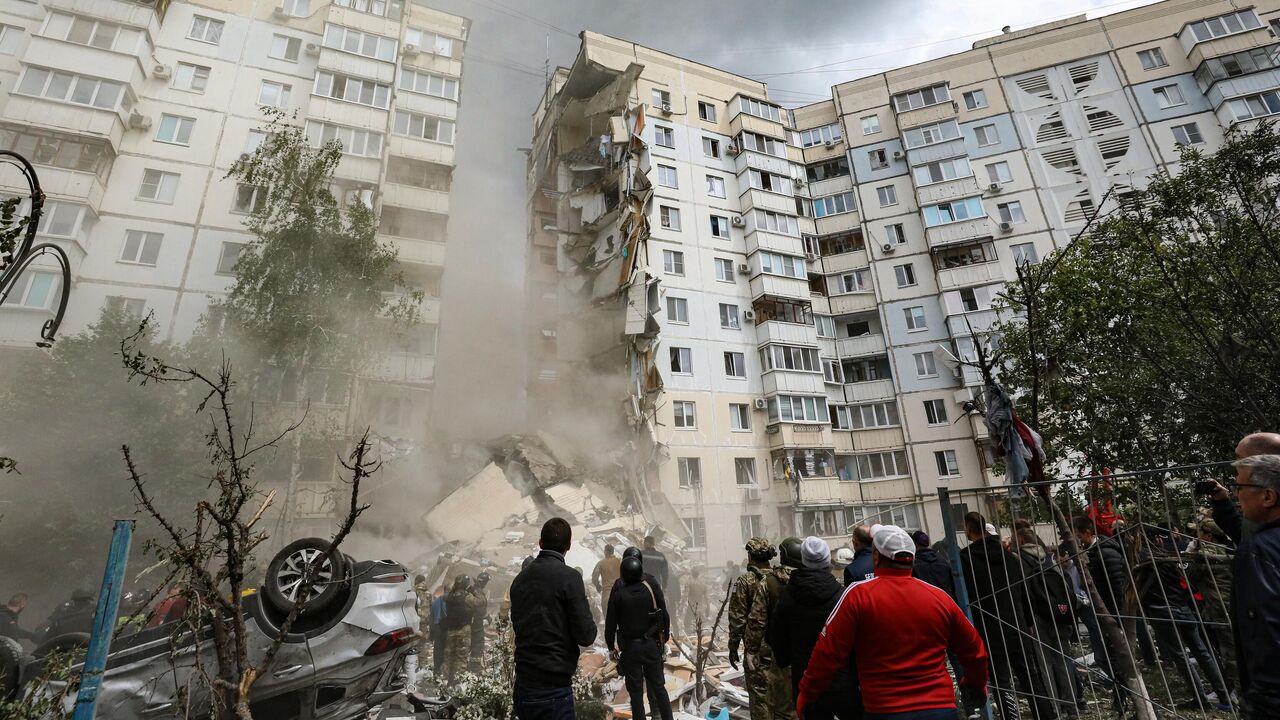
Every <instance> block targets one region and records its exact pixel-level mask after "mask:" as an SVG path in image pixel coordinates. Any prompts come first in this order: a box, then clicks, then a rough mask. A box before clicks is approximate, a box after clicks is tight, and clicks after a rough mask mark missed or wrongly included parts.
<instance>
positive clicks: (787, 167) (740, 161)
mask: <svg viewBox="0 0 1280 720" xmlns="http://www.w3.org/2000/svg"><path fill="white" fill-rule="evenodd" d="M748 168H750V169H754V170H760V171H762V172H771V173H775V174H778V175H781V176H783V177H791V161H790V160H788V159H787V158H780V157H776V156H774V155H766V154H765V153H762V152H757V151H755V150H743V151H742V152H740V153H738V155H737V157H735V158H734V159H733V169H734V172H735V173H737V175H738V177H742V174H743V173H745V172H746V171H747V169H748ZM792 212H794V209H793V211H792Z"/></svg>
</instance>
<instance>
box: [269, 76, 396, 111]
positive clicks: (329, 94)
mask: <svg viewBox="0 0 1280 720" xmlns="http://www.w3.org/2000/svg"><path fill="white" fill-rule="evenodd" d="M339 81H341V84H342V94H341V95H335V94H334V93H336V92H337V90H338V84H339ZM266 82H267V81H266V80H264V81H263V84H266ZM366 87H368V88H369V89H370V92H369V102H363V101H362V100H361V99H360V96H361V95H363V94H364V90H365V88H366ZM353 89H354V93H353V92H352V90H353ZM311 94H312V95H316V96H319V97H324V98H329V99H330V100H336V101H338V102H345V103H351V104H353V105H361V106H363V107H373V108H378V109H380V110H386V109H388V108H389V107H391V86H390V85H387V84H386V83H380V82H377V81H376V80H369V79H367V78H360V77H354V76H352V75H345V74H343V73H334V72H329V71H327V70H321V71H319V72H317V73H316V79H315V83H314V84H313V85H312V86H311ZM351 95H354V96H355V97H354V99H353V98H352V97H350V96H351Z"/></svg>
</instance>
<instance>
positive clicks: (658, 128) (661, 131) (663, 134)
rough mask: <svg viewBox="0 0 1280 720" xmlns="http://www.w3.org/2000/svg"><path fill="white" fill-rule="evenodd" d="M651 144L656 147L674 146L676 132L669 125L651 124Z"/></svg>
mask: <svg viewBox="0 0 1280 720" xmlns="http://www.w3.org/2000/svg"><path fill="white" fill-rule="evenodd" d="M653 144H654V145H657V146H658V147H664V148H674V147H675V146H676V133H675V131H674V130H672V129H671V128H669V127H664V126H662V125H654V126H653Z"/></svg>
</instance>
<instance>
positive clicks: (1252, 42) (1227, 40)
mask: <svg viewBox="0 0 1280 720" xmlns="http://www.w3.org/2000/svg"><path fill="white" fill-rule="evenodd" d="M1178 39H1179V40H1180V41H1181V42H1182V48H1183V49H1184V50H1186V51H1187V62H1188V63H1190V64H1191V67H1193V68H1197V67H1200V63H1202V62H1204V61H1205V60H1207V59H1209V58H1215V57H1222V56H1223V55H1230V54H1231V53H1237V52H1240V51H1241V50H1249V49H1251V48H1256V47H1262V46H1263V45H1269V44H1271V43H1273V42H1275V39H1274V38H1273V37H1272V36H1271V31H1270V30H1269V29H1268V28H1267V26H1266V24H1265V21H1264V24H1263V26H1262V27H1260V28H1256V29H1253V30H1250V31H1248V32H1241V33H1235V34H1233V35H1227V36H1225V37H1219V38H1214V39H1212V40H1205V41H1204V42H1196V38H1195V35H1193V34H1192V33H1191V27H1190V26H1188V27H1186V28H1183V30H1182V33H1181V35H1179V37H1178Z"/></svg>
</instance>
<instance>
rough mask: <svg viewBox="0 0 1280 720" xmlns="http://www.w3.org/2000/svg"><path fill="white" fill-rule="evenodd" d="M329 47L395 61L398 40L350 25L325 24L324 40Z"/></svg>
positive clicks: (376, 58)
mask: <svg viewBox="0 0 1280 720" xmlns="http://www.w3.org/2000/svg"><path fill="white" fill-rule="evenodd" d="M322 42H323V43H324V46H325V47H327V48H333V49H334V50H341V51H342V52H348V53H352V54H355V55H363V56H364V57H370V58H373V59H375V60H384V61H386V62H394V61H395V59H396V41H395V40H392V39H391V38H389V37H383V36H382V35H375V34H373V33H367V32H360V31H359V30H353V29H351V28H349V27H343V26H341V25H334V24H332V23H325V24H324V40H323V41H322Z"/></svg>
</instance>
